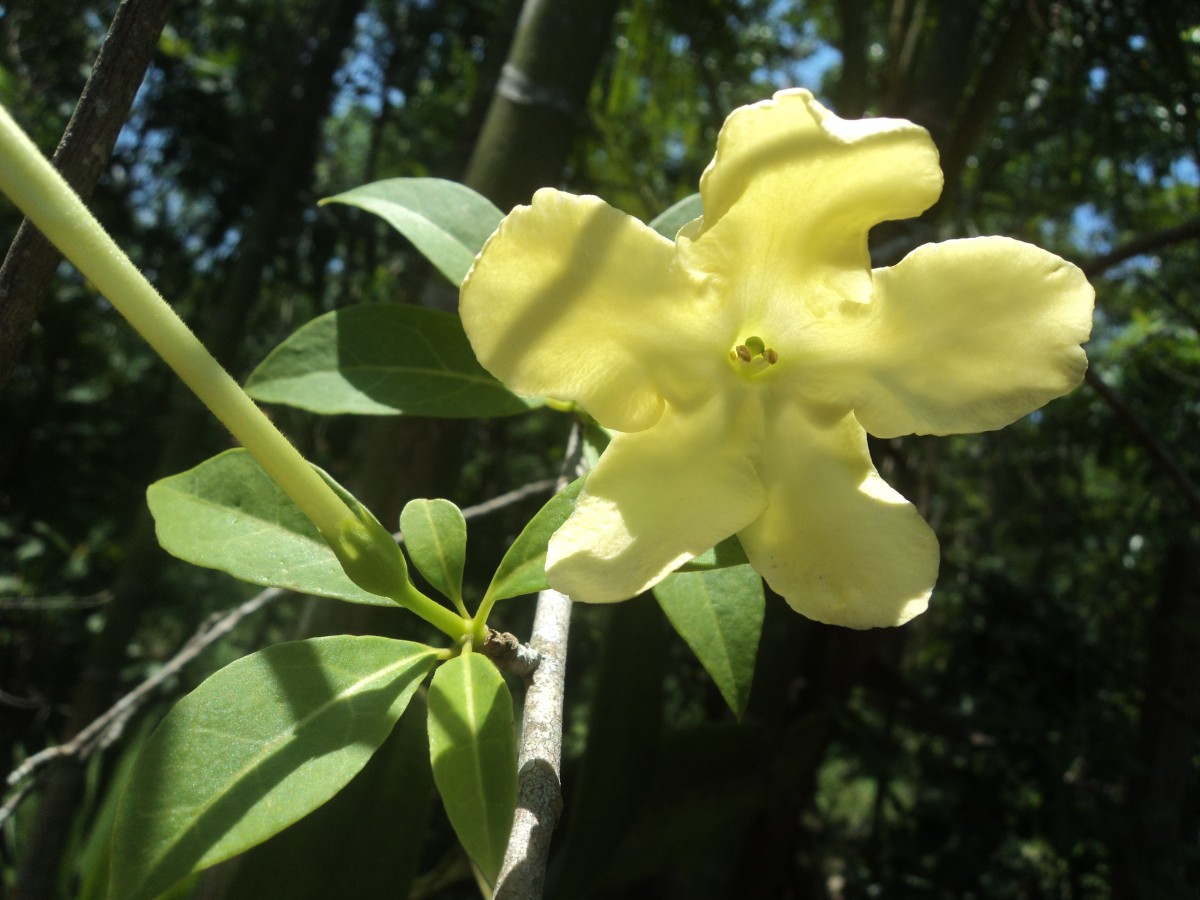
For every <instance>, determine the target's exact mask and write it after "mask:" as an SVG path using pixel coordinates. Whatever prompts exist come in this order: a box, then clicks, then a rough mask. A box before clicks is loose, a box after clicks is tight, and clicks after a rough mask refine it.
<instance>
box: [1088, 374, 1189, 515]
mask: <svg viewBox="0 0 1200 900" xmlns="http://www.w3.org/2000/svg"><path fill="white" fill-rule="evenodd" d="M1084 377H1085V379H1086V380H1087V383H1088V385H1090V386H1091V387H1092V389H1093V390H1095V391H1096V393H1097V394H1099V395H1100V398H1101V399H1102V400H1104V402H1105V403H1107V404H1108V405H1109V408H1110V409H1112V411H1113V412H1115V413H1116V414H1117V416H1118V417H1120V418H1121V419H1123V420H1124V421H1125V424H1126V425H1128V426H1129V429H1130V431H1132V432H1133V436H1134V437H1135V438H1137V440H1138V442H1139V443H1140V444H1141V445H1142V446H1143V447H1145V448H1146V452H1147V453H1149V454H1150V456H1151V457H1152V458H1153V459H1154V461H1155V462H1156V463H1158V465H1159V467H1160V468H1161V469H1162V471H1163V473H1164V474H1165V475H1166V476H1167V477H1168V478H1170V479H1171V480H1172V481H1173V482H1175V486H1176V487H1177V488H1179V490H1180V491H1181V492H1182V494H1183V497H1184V499H1185V500H1187V502H1188V503H1189V504H1190V505H1191V507H1192V509H1193V510H1195V511H1196V512H1197V513H1200V488H1197V486H1196V482H1194V481H1192V479H1191V476H1189V475H1188V473H1187V472H1186V471H1185V470H1184V468H1183V466H1181V465H1180V464H1179V462H1178V460H1176V459H1175V457H1174V456H1173V455H1172V454H1171V451H1170V450H1169V449H1167V445H1166V444H1164V443H1163V442H1162V441H1160V440H1159V439H1158V435H1156V434H1155V433H1154V429H1153V428H1151V427H1150V426H1149V425H1148V424H1147V423H1146V421H1145V419H1143V418H1142V417H1141V416H1140V415H1138V412H1137V410H1135V409H1134V408H1133V406H1131V405H1130V403H1129V401H1127V400H1126V399H1125V398H1124V397H1122V396H1121V395H1120V393H1118V392H1117V391H1116V390H1115V389H1114V388H1112V387H1111V386H1110V385H1109V384H1108V383H1107V382H1105V381H1104V379H1103V378H1101V377H1100V376H1099V375H1097V374H1096V370H1095V369H1088V370H1087V374H1086V375H1085V376H1084Z"/></svg>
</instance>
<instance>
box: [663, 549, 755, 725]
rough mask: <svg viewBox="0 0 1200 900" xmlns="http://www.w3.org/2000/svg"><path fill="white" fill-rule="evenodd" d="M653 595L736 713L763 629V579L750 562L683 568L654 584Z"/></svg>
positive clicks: (746, 693) (744, 698)
mask: <svg viewBox="0 0 1200 900" xmlns="http://www.w3.org/2000/svg"><path fill="white" fill-rule="evenodd" d="M654 596H655V597H656V598H657V599H658V603H659V605H660V606H661V607H662V608H663V612H665V613H666V614H667V618H668V619H669V620H670V621H671V624H672V625H673V626H674V627H675V630H676V631H678V632H679V635H680V637H682V638H683V639H684V640H685V641H686V642H687V645H688V646H689V647H691V648H692V651H693V652H694V653H695V654H696V657H697V658H698V659H699V660H700V663H701V665H703V666H704V668H705V670H706V671H707V672H708V674H709V675H710V676H712V680H713V682H714V683H715V684H716V686H717V688H718V689H719V690H720V691H721V696H722V697H724V698H725V702H726V703H728V704H729V708H730V709H732V710H733V711H734V713H735V714H736V715H737V716H739V717H740V716H741V715H742V713H744V712H745V711H746V703H747V701H748V700H749V699H750V684H751V682H752V680H753V678H754V661H755V658H756V657H757V655H758V639H759V636H760V635H761V633H762V623H763V609H764V606H765V601H764V598H763V587H762V578H761V577H760V576H759V574H758V573H757V572H755V571H754V569H752V568H750V566H736V567H734V568H728V569H714V570H712V571H708V572H682V573H676V574H674V575H671V576H670V577H668V578H667V579H666V580H664V581H663V582H661V583H660V584H659V585H657V586H656V587H655V588H654Z"/></svg>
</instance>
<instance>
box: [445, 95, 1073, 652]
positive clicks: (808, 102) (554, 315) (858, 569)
mask: <svg viewBox="0 0 1200 900" xmlns="http://www.w3.org/2000/svg"><path fill="white" fill-rule="evenodd" d="M941 187H942V175H941V170H940V168H939V166H938V157H937V151H936V149H935V148H934V146H933V142H932V141H931V140H930V138H929V135H928V133H927V132H926V131H925V130H924V129H922V128H920V127H918V126H916V125H913V124H912V123H910V122H906V121H903V120H898V119H864V120H861V121H848V120H844V119H840V118H838V117H837V116H835V115H834V114H833V113H831V112H830V111H829V110H827V109H825V108H824V107H822V106H821V105H820V104H819V103H817V102H816V100H814V99H813V97H812V95H811V94H810V93H809V92H807V91H804V90H790V91H782V92H780V93H778V94H776V95H775V97H774V98H773V99H771V100H768V101H764V102H762V103H757V104H755V105H753V106H748V107H744V108H742V109H739V110H737V111H735V112H734V113H733V114H732V115H731V116H730V117H729V118H728V119H727V120H726V122H725V125H724V127H723V128H722V129H721V133H720V136H719V138H718V140H717V152H716V156H715V157H714V158H713V161H712V163H711V164H710V165H709V167H708V169H707V170H706V171H705V173H704V177H703V178H702V179H701V181H700V193H701V196H702V198H703V202H704V215H703V217H702V218H699V219H696V220H695V221H693V222H691V223H690V224H688V225H686V226H685V227H684V228H683V229H682V230H681V231H680V232H679V234H678V235H677V237H676V239H675V241H674V242H671V241H669V240H666V239H664V238H662V237H660V236H659V235H657V234H656V233H655V232H654V231H652V230H651V229H650V228H648V227H647V226H646V225H643V224H642V223H641V222H639V221H638V220H636V219H634V218H631V217H630V216H627V215H625V214H623V213H621V212H618V211H617V210H615V209H613V208H612V207H610V206H608V205H606V204H605V203H604V202H603V201H601V200H599V199H597V198H596V197H577V196H573V195H571V194H566V193H562V192H560V191H554V190H542V191H538V193H537V194H536V195H535V196H534V198H533V204H532V205H531V206H527V207H518V208H517V209H515V210H513V212H512V213H511V214H510V215H509V216H508V217H507V218H506V219H505V220H504V221H503V222H502V223H501V225H500V227H499V229H498V230H497V231H496V233H495V234H493V235H492V237H491V238H490V239H489V241H488V243H487V245H486V246H485V247H484V249H483V251H482V252H481V253H480V255H479V257H478V258H477V259H476V261H475V265H474V268H473V269H472V270H471V273H470V274H469V275H468V276H467V280H466V282H465V283H464V284H463V289H462V303H461V310H462V318H463V324H464V326H465V327H466V331H467V335H468V336H469V338H470V340H471V344H472V346H473V347H474V348H475V351H476V353H477V354H478V356H479V359H480V361H481V362H482V363H483V365H484V366H485V367H486V368H487V369H488V370H489V371H491V372H492V373H493V374H494V375H496V376H497V377H498V378H500V379H501V380H502V381H503V382H504V383H505V384H507V385H508V386H509V387H510V388H512V389H513V390H514V391H517V392H518V393H523V394H530V395H545V396H549V397H553V398H556V399H559V400H563V401H570V402H574V403H577V404H578V405H579V406H580V407H582V408H583V409H585V410H586V411H587V412H588V413H590V414H591V415H592V416H594V417H595V418H596V419H597V420H598V421H599V422H600V423H601V424H602V425H605V426H607V427H608V428H611V429H614V430H616V431H617V432H619V433H618V434H617V435H616V437H615V438H614V439H613V441H612V443H611V444H610V445H609V447H608V449H607V450H606V451H605V452H604V454H603V456H602V457H601V459H600V461H599V463H598V465H597V466H596V468H595V470H594V471H593V472H592V474H591V475H590V477H589V478H588V482H587V486H586V488H585V490H584V491H583V493H582V494H581V495H580V497H579V501H578V504H577V506H576V508H575V512H574V514H573V515H572V516H571V517H570V518H569V519H568V520H567V522H566V524H564V525H563V527H562V528H560V529H559V531H558V532H557V533H556V534H555V535H554V537H553V539H552V540H551V542H550V547H549V552H548V555H547V566H546V572H547V578H548V580H549V582H550V584H551V585H553V586H554V587H555V588H557V589H558V590H560V591H563V592H564V593H567V594H569V595H570V596H572V597H573V598H574V599H576V600H583V601H591V602H608V601H616V600H624V599H626V598H629V597H631V596H634V595H635V594H638V593H640V592H641V591H644V590H646V589H647V588H648V587H650V586H651V585H653V584H655V583H657V582H658V581H659V580H661V579H662V578H664V577H665V576H666V575H668V574H669V573H670V572H671V571H673V570H674V569H675V568H677V567H678V566H680V565H681V564H682V563H684V562H686V561H687V560H689V559H690V558H692V557H693V556H695V555H696V554H699V553H702V552H703V551H705V550H707V549H708V548H709V547H712V546H713V545H714V544H716V543H718V542H719V541H721V540H723V539H724V538H726V537H728V536H729V535H732V534H736V535H737V536H738V538H739V539H740V541H741V544H742V546H743V548H744V549H745V551H746V556H747V558H748V559H749V560H750V562H751V564H753V566H754V568H755V569H756V570H758V572H760V573H761V574H762V575H763V576H764V577H765V578H766V580H767V583H768V584H769V585H770V586H771V588H772V589H773V590H775V591H776V592H777V593H779V594H781V595H782V596H783V597H784V598H785V599H786V600H787V602H788V603H789V605H791V606H792V607H793V608H794V609H796V610H797V611H798V612H801V613H803V614H804V615H806V616H808V617H810V618H813V619H817V620H818V621H821V622H829V623H833V624H838V625H847V626H850V627H852V628H871V627H875V626H882V625H898V624H900V623H902V622H905V621H907V620H909V619H911V618H912V617H913V616H915V615H917V614H919V613H920V612H922V611H923V610H924V609H925V607H926V605H927V603H928V600H929V595H930V593H931V591H932V590H933V585H934V582H935V581H936V580H937V569H938V545H937V539H936V538H935V537H934V535H933V532H932V531H931V530H930V528H929V526H928V525H927V524H926V523H925V522H924V520H923V519H922V518H921V516H920V515H919V514H918V513H917V511H916V509H915V508H914V507H913V506H912V504H911V503H909V502H908V501H907V500H905V499H904V498H903V497H902V496H900V494H898V493H897V492H896V491H895V490H893V489H892V488H891V487H889V486H888V485H887V484H886V483H885V482H884V481H883V479H882V478H881V477H880V476H879V473H878V472H876V471H875V467H874V466H873V465H872V463H871V458H870V455H869V453H868V451H867V433H868V432H870V433H871V434H873V435H876V436H878V437H883V438H889V437H895V436H898V435H903V434H912V433H916V434H952V433H960V432H973V431H987V430H990V429H994V428H1000V427H1003V426H1004V425H1007V424H1009V423H1011V422H1013V421H1015V420H1016V419H1018V418H1020V417H1021V416H1024V415H1025V414H1027V413H1029V412H1030V411H1032V410H1034V409H1037V408H1038V407H1039V406H1041V405H1042V404H1044V403H1046V402H1047V401H1049V400H1051V399H1053V398H1054V397H1058V396H1060V395H1061V394H1064V393H1066V392H1067V391H1069V390H1070V389H1071V388H1073V387H1074V386H1075V385H1077V384H1078V383H1079V381H1080V379H1081V378H1082V377H1083V372H1084V370H1085V368H1086V366H1087V358H1086V357H1085V355H1084V353H1083V350H1082V348H1081V347H1080V344H1081V343H1083V342H1084V341H1086V340H1087V338H1088V335H1089V332H1090V329H1091V315H1092V303H1093V291H1092V288H1091V286H1090V285H1089V284H1088V283H1087V280H1086V279H1085V278H1084V276H1083V273H1082V272H1080V270H1079V269H1078V268H1076V267H1075V266H1073V265H1071V264H1070V263H1067V262H1065V261H1064V260H1062V259H1060V258H1058V257H1057V256H1054V255H1053V254H1051V253H1047V252H1046V251H1044V250H1041V249H1039V248H1037V247H1034V246H1032V245H1030V244H1025V243H1021V242H1020V241H1015V240H1010V239H1008V238H1002V237H983V238H973V239H970V240H955V241H946V242H944V243H940V244H927V245H925V246H922V247H919V248H918V249H916V250H915V251H913V252H912V253H911V254H909V255H908V256H907V257H906V258H905V259H903V260H902V261H901V262H900V263H898V264H897V265H895V266H893V267H891V268H884V269H874V270H872V269H871V265H870V258H869V256H868V253H867V232H868V230H869V229H870V228H871V227H872V226H873V225H876V224H877V223H879V222H883V221H886V220H890V219H903V218H908V217H911V216H915V215H917V214H919V213H920V212H921V211H923V210H925V209H926V208H928V207H929V206H930V205H931V204H932V203H933V202H934V201H935V200H936V199H937V197H938V194H939V193H940V192H941Z"/></svg>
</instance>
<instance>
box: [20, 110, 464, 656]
mask: <svg viewBox="0 0 1200 900" xmlns="http://www.w3.org/2000/svg"><path fill="white" fill-rule="evenodd" d="M0 162H2V164H0V191H3V192H4V193H5V194H7V195H8V196H9V197H10V198H11V199H12V201H13V202H14V203H15V204H16V205H17V207H18V208H19V209H20V210H21V211H22V212H23V213H24V214H25V215H26V216H27V217H28V218H29V220H30V221H31V222H33V224H34V225H36V226H37V227H38V229H39V230H40V231H41V232H42V233H43V234H44V235H45V236H46V237H47V238H48V239H49V240H50V241H51V243H53V244H54V245H55V246H56V247H57V248H58V249H59V250H60V251H61V252H62V254H63V256H65V257H66V258H67V259H68V260H70V261H71V263H73V264H74V265H75V267H76V268H77V269H79V271H80V272H82V273H83V274H84V275H85V276H86V277H87V278H88V279H90V280H91V282H92V283H93V284H94V285H95V286H96V289H97V290H99V291H100V293H101V294H103V295H104V296H105V297H107V298H108V300H109V302H110V303H112V305H113V306H114V307H115V308H116V309H117V311H118V312H120V313H121V315H123V316H124V317H125V318H126V319H127V320H128V322H129V324H130V325H132V326H133V327H134V328H135V329H136V330H137V332H138V333H139V334H140V335H141V336H142V337H143V338H145V339H146V341H147V343H149V344H150V346H151V347H153V348H154V351H155V352H156V353H157V354H158V355H159V356H161V357H162V358H163V360H164V361H165V362H166V363H167V365H169V366H170V367H171V368H172V369H173V370H174V371H175V374H177V375H178V376H179V377H180V378H181V379H182V380H183V383H184V384H186V385H187V386H188V387H189V388H190V389H191V390H192V391H193V392H194V393H195V394H196V396H197V397H199V398H200V400H201V401H202V402H203V403H204V405H205V406H207V407H208V408H209V409H210V410H211V411H212V413H213V415H215V416H216V417H217V418H218V419H220V420H221V422H222V423H224V425H225V427H226V428H228V429H229V430H230V431H231V432H232V433H233V436H234V437H236V438H237V439H238V441H240V442H241V444H242V445H243V446H244V447H245V448H246V449H247V450H249V451H250V453H251V454H252V455H253V456H254V458H255V459H256V460H257V461H258V464H259V465H261V466H262V467H263V469H264V470H265V471H266V472H267V474H268V475H270V476H271V478H272V479H274V481H275V483H276V484H278V485H279V486H280V487H281V488H282V489H283V490H284V492H285V493H287V495H288V496H289V497H291V498H292V500H293V501H294V502H295V503H296V505H297V506H299V507H300V509H301V510H303V512H304V514H305V515H306V516H308V518H309V519H311V520H312V522H313V524H314V525H316V526H317V530H318V531H320V533H321V535H322V537H324V538H325V540H326V541H327V542H328V543H329V545H330V547H332V548H333V551H334V553H336V554H337V556H338V559H339V560H340V561H341V562H342V565H343V567H344V568H346V571H347V574H348V575H349V576H350V578H351V579H352V580H354V581H355V583H357V584H360V585H361V586H364V587H365V584H364V581H365V582H368V583H370V584H371V585H372V586H371V587H367V588H366V589H367V590H371V591H372V592H373V593H380V594H382V595H383V596H387V597H391V598H392V599H394V600H396V601H397V602H398V603H401V605H403V606H405V607H407V608H408V609H410V610H412V611H413V612H415V613H416V614H417V615H419V616H421V617H422V618H424V619H425V620H427V621H428V622H430V623H431V624H432V625H434V626H435V627H437V628H438V629H440V630H441V631H444V632H446V633H447V634H448V635H450V636H451V637H453V638H454V639H455V640H458V639H460V638H461V636H462V634H463V633H464V631H466V630H468V625H467V623H466V622H465V621H464V619H463V618H461V617H459V616H457V615H455V614H454V613H452V612H451V611H450V610H448V609H446V608H445V607H444V606H441V605H440V604H438V603H435V602H434V601H432V600H430V599H429V598H428V597H426V596H424V595H423V594H421V593H420V592H419V591H417V590H416V589H415V588H414V587H413V586H412V582H411V581H409V579H408V573H407V566H406V565H405V563H404V557H403V554H401V552H400V549H399V548H398V547H396V545H395V542H394V541H392V539H391V536H390V534H387V532H386V531H384V530H383V529H382V528H381V527H379V525H378V522H374V518H373V517H371V516H370V513H367V512H366V511H365V510H354V509H352V508H351V507H350V506H348V505H347V504H346V503H345V502H344V501H343V500H342V499H341V498H340V497H339V496H338V495H337V494H336V493H335V492H334V491H333V489H332V488H331V487H330V486H329V485H328V484H326V483H325V481H324V480H323V479H322V478H321V476H320V475H318V474H317V472H316V471H315V470H314V469H313V468H312V466H310V465H309V464H308V461H307V460H305V459H304V457H303V456H301V455H300V452H299V451H298V450H296V448H295V447H293V446H292V445H291V443H290V442H289V441H288V439H287V438H286V437H284V436H283V434H282V433H281V432H280V431H279V430H278V429H277V428H276V427H275V426H274V425H273V424H271V421H270V420H269V419H268V418H267V417H266V416H265V415H264V414H263V412H262V410H260V409H259V408H258V407H257V406H256V405H255V404H254V401H252V400H251V399H250V397H249V396H248V395H247V394H246V392H245V391H243V390H242V388H241V386H239V385H238V383H237V382H236V381H234V380H233V378H232V377H230V375H229V373H227V372H226V371H225V370H224V369H223V368H221V364H220V363H218V362H217V361H216V359H214V358H213V356H212V354H211V353H209V352H208V350H207V349H205V347H204V345H203V344H201V343H200V341H199V340H198V339H197V338H196V336H195V335H194V334H192V332H191V330H190V329H189V328H188V327H187V325H185V324H184V322H183V320H182V319H180V318H179V316H178V315H176V313H175V311H174V310H173V309H171V307H170V306H169V305H168V304H167V302H166V301H165V300H164V299H163V298H162V297H161V296H160V295H159V293H158V291H156V290H155V289H154V288H153V286H151V284H150V282H149V281H147V280H146V279H145V277H144V276H143V275H142V273H141V272H139V271H138V270H137V268H136V267H135V266H134V265H133V263H132V262H130V260H129V258H128V257H127V256H126V255H125V253H124V252H123V251H122V250H121V248H120V247H118V246H117V244H116V242H115V241H113V239H112V238H110V237H109V236H108V234H107V233H106V232H105V231H104V228H103V227H102V226H101V225H100V223H99V222H98V221H96V218H95V217H94V216H93V215H92V214H91V212H90V211H89V210H88V208H87V207H86V206H84V204H83V201H81V200H80V199H79V197H78V195H76V193H75V192H74V191H73V190H72V189H71V187H70V185H68V184H67V183H66V181H65V180H64V179H63V177H62V176H61V175H59V173H58V171H57V170H55V168H54V167H53V166H51V165H50V163H49V162H48V161H47V160H46V158H45V157H44V156H42V154H41V152H40V151H39V150H38V149H37V147H36V146H34V144H33V142H32V141H31V140H30V139H29V137H28V136H27V135H26V134H25V132H24V131H22V130H21V127H20V126H19V125H18V124H17V123H16V122H15V121H13V119H12V117H11V116H10V115H9V114H8V111H7V110H6V109H4V108H3V107H2V106H0ZM367 517H369V518H370V521H367V520H366V518H367ZM372 524H373V525H374V527H372ZM378 532H383V533H384V534H385V535H386V538H387V543H388V544H390V546H391V549H390V550H389V549H388V548H387V547H384V546H382V545H380V544H379V535H378Z"/></svg>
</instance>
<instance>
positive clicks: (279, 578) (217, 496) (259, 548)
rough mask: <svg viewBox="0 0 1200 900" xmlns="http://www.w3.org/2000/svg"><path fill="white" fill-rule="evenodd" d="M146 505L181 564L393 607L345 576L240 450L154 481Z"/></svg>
mask: <svg viewBox="0 0 1200 900" xmlns="http://www.w3.org/2000/svg"><path fill="white" fill-rule="evenodd" d="M342 493H343V494H345V492H344V491H342ZM146 500H147V501H148V502H149V504H150V512H151V514H152V515H153V516H154V526H155V531H156V533H157V535H158V542H159V544H161V545H162V547H163V549H164V550H166V551H167V552H168V553H170V554H171V555H173V556H177V557H179V558H180V559H182V560H185V561H187V562H190V563H192V564H194V565H197V566H204V567H206V568H209V569H218V570H219V571H222V572H228V573H229V574H230V575H232V576H233V577H234V578H240V579H241V580H242V581H249V582H250V583H251V584H262V585H270V586H273V587H281V588H287V589H288V590H293V591H298V592H300V593H304V594H315V595H317V596H319V597H337V598H339V599H341V600H348V601H350V602H351V603H366V604H368V605H371V606H395V603H394V602H393V601H392V600H389V599H387V598H386V597H380V596H377V595H375V594H371V593H368V592H367V591H364V590H363V589H362V588H360V587H359V586H358V585H356V584H355V583H354V582H352V581H351V580H350V579H349V578H348V577H347V576H346V573H345V572H343V571H342V564H341V563H340V562H338V559H337V557H336V556H335V555H334V552H333V550H331V549H330V547H329V545H328V544H327V543H325V539H324V538H322V537H321V535H320V533H319V532H318V531H317V528H316V526H315V525H313V524H312V522H310V521H309V519H308V517H307V516H306V515H304V513H302V512H301V511H300V508H299V507H298V506H296V504H295V503H293V502H292V500H291V498H290V497H288V495H287V494H285V493H284V492H283V490H282V488H280V487H279V485H277V484H276V483H275V482H274V481H272V480H271V478H270V476H268V475H267V473H266V472H264V471H263V470H262V468H261V467H260V466H259V465H258V463H257V462H255V460H254V457H252V456H251V455H250V454H249V453H248V452H247V451H245V450H240V449H239V450H227V451H226V452H224V453H222V454H220V455H218V456H214V457H213V458H212V459H208V460H205V461H204V462H202V463H200V465H198V466H196V467H195V468H194V469H189V470H188V471H186V472H180V473H179V474H178V475H172V476H170V477H169V478H164V479H162V480H161V481H156V482H155V483H154V484H152V485H150V487H149V488H147V490H146Z"/></svg>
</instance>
